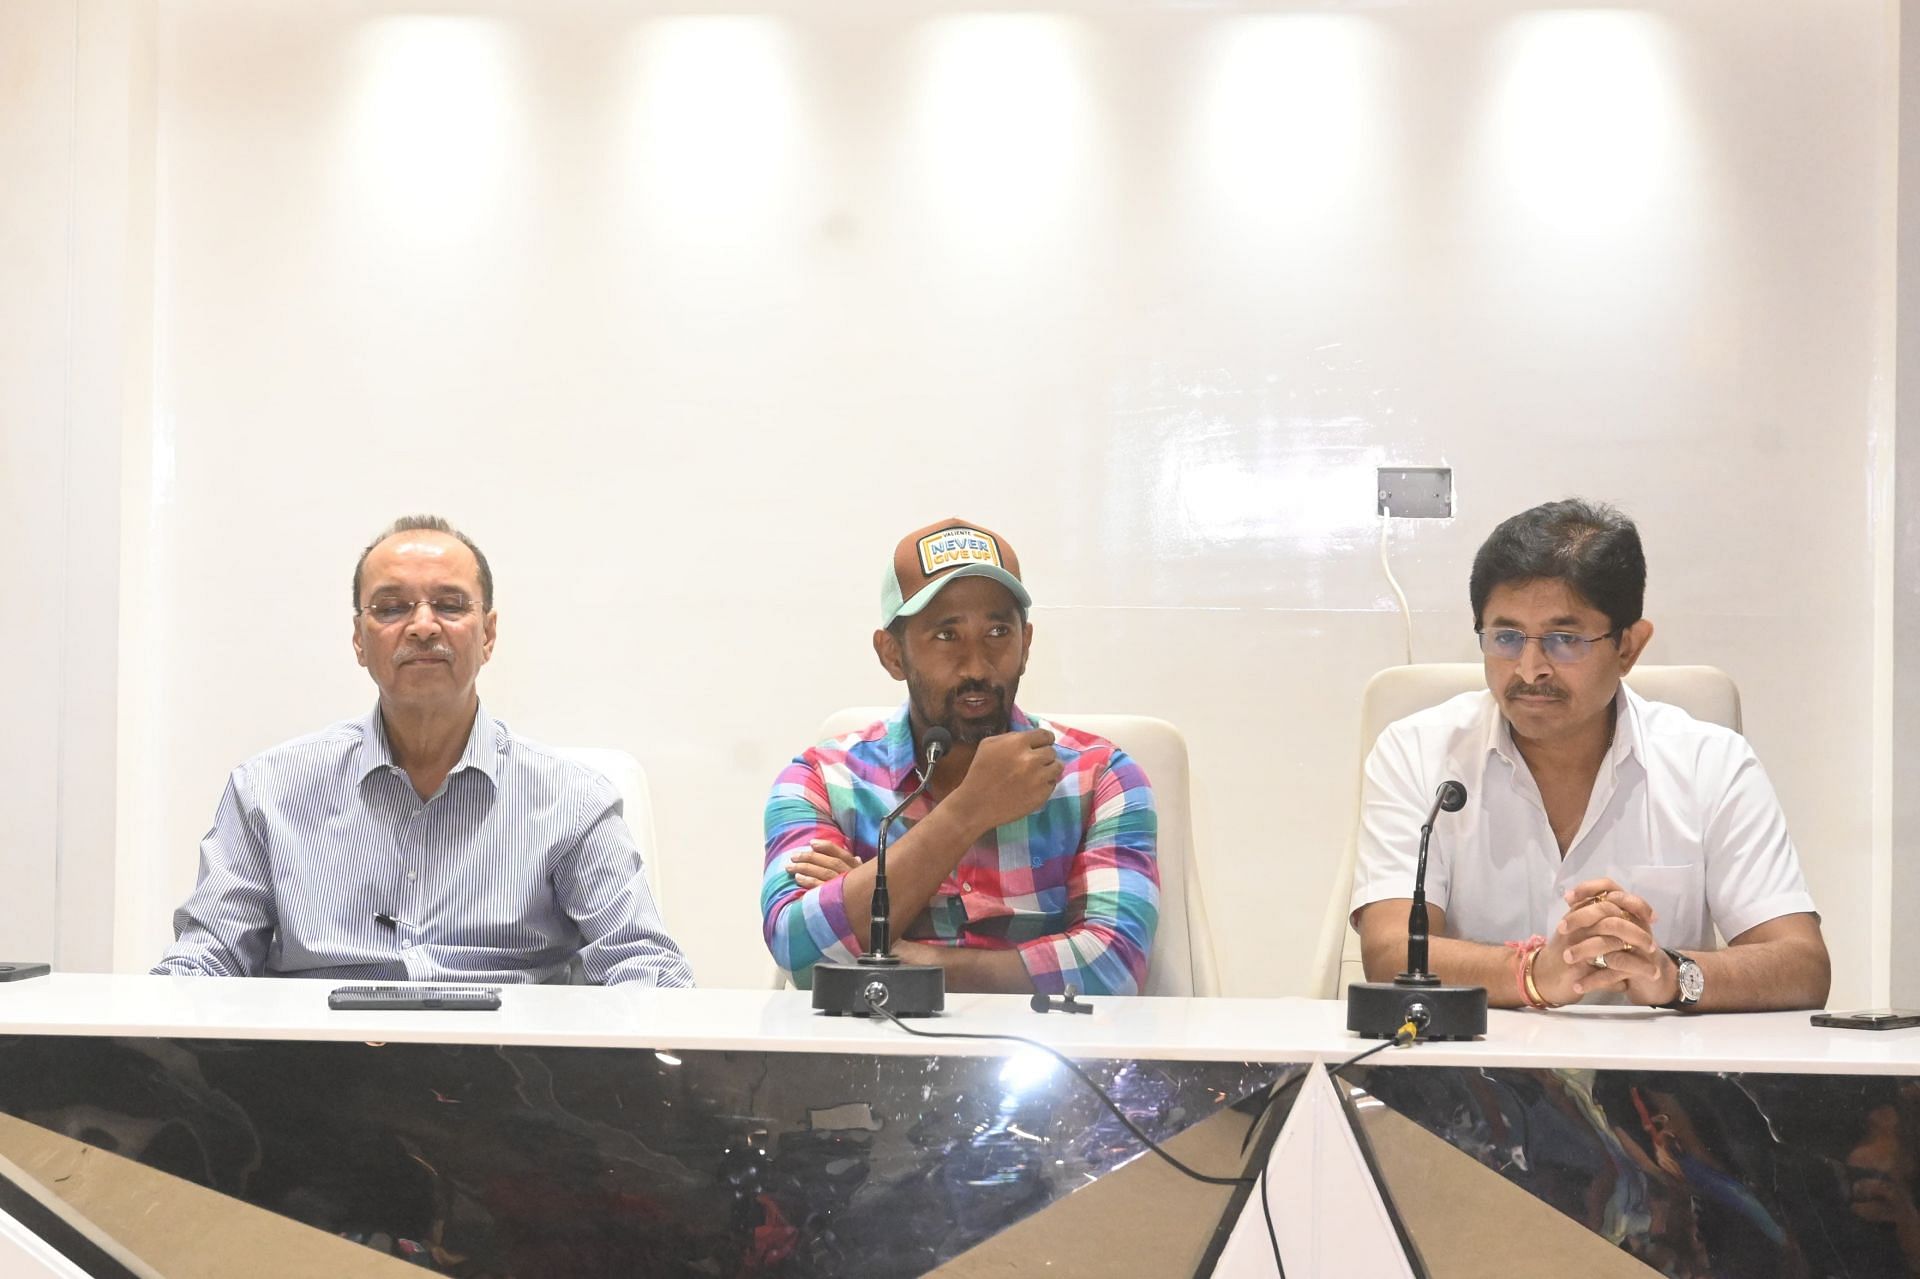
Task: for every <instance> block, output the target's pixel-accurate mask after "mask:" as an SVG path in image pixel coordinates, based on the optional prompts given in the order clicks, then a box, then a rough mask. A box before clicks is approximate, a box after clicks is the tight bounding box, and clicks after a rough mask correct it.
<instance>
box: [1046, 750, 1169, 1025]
mask: <svg viewBox="0 0 1920 1279" xmlns="http://www.w3.org/2000/svg"><path fill="white" fill-rule="evenodd" d="M1158 837H1159V817H1158V814H1157V813H1156V811H1155V809H1154V804H1153V790H1152V788H1151V787H1150V786H1149V785H1148V784H1147V778H1146V774H1145V773H1144V772H1143V771H1142V770H1141V769H1140V767H1139V765H1137V764H1135V763H1133V761H1132V760H1130V759H1128V758H1126V757H1125V756H1124V755H1122V754H1120V753H1119V752H1117V751H1116V752H1115V760H1114V763H1113V765H1112V766H1111V767H1109V768H1106V769H1103V770H1102V771H1101V773H1100V776H1099V780H1098V781H1096V782H1095V783H1094V796H1093V820H1092V821H1091V822H1090V823H1089V824H1088V827H1087V832H1086V835H1085V837H1084V839H1083V840H1082V842H1081V846H1080V851H1079V852H1077V853H1075V854H1074V858H1073V866H1072V869H1071V870H1070V871H1069V873H1068V881H1067V891H1068V904H1067V917H1068V921H1069V922H1068V925H1067V928H1066V930H1065V931H1064V932H1061V933H1056V934H1052V935H1050V936H1046V937H1039V938H1035V939H1034V940H1033V941H1030V942H1027V943H1025V944H1023V945H1022V946H1021V947H1020V949H1019V954H1020V959H1021V962H1022V963H1023V964H1025V965H1026V969H1027V975H1028V977H1029V978H1030V979H1031V980H1032V982H1033V988H1034V989H1035V990H1038V991H1043V992H1045V993H1048V994H1059V993H1060V992H1062V991H1064V990H1065V989H1066V988H1067V987H1068V986H1073V987H1075V988H1077V989H1078V990H1079V991H1080V992H1081V993H1082V994H1087V995H1137V994H1139V993H1140V992H1141V991H1143V990H1144V989H1146V984H1147V964H1148V956H1149V952H1150V950H1151V948H1152V946H1153V934H1154V930H1155V928H1156V927H1157V926H1158V925H1159V922H1160V863H1159V858H1158V856H1157V846H1158Z"/></svg>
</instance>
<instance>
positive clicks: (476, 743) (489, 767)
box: [356, 701, 506, 786]
mask: <svg viewBox="0 0 1920 1279" xmlns="http://www.w3.org/2000/svg"><path fill="white" fill-rule="evenodd" d="M501 737H502V733H501V729H500V724H499V723H498V721H496V720H495V719H494V718H493V716H491V715H489V714H487V707H486V703H484V702H482V703H481V704H480V707H479V709H477V710H476V711H475V712H474V715H473V728H472V730H471V731H469V732H468V733H467V747H466V749H465V750H463V751H461V752H460V760H459V762H458V763H456V764H455V765H454V766H453V770H452V772H449V773H448V774H447V776H449V777H451V776H453V775H454V774H455V773H459V772H461V771H462V770H464V769H468V768H477V769H479V770H480V772H481V773H483V774H484V775H485V776H486V779H487V780H488V781H490V782H492V783H493V784H494V785H495V786H498V785H499V784H500V762H501V757H502V756H503V755H504V754H505V753H506V752H505V748H504V745H503V744H502V742H501V740H500V739H501ZM392 767H394V762H393V747H392V745H391V744H390V743H389V742H388V741H387V722H386V720H384V719H382V718H381V716H380V703H379V702H378V701H376V702H374V704H373V710H372V711H371V712H370V713H369V714H368V715H367V717H366V718H365V719H363V720H361V721H360V758H359V761H358V763H357V764H356V771H357V775H358V777H359V780H361V781H363V782H364V781H366V780H367V778H368V777H369V776H370V775H372V774H373V773H375V772H378V771H379V770H380V769H383V768H392Z"/></svg>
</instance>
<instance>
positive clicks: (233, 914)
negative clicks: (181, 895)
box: [152, 768, 275, 977]
mask: <svg viewBox="0 0 1920 1279" xmlns="http://www.w3.org/2000/svg"><path fill="white" fill-rule="evenodd" d="M246 784H247V781H246V770H245V769H244V768H237V769H235V770H234V771H233V775H232V776H231V777H229V778H228V779H227V789H226V793H225V794H224V795H222V796H221V797H220V807H219V809H218V810H217V811H216V812H215V813H214V818H213V828H212V829H211V830H209V831H208V832H207V833H206V835H205V836H204V837H202V839H201V840H200V875H199V878H198V880H197V881H195V883H194V886H193V892H192V893H191V894H190V895H189V896H188V898H187V900H186V901H185V902H183V903H182V904H181V906H180V908H179V909H178V910H176V911H174V913H173V933H174V942H173V945H171V946H169V947H168V948H167V953H166V954H165V955H163V956H161V958H160V962H159V963H157V964H155V965H154V966H153V969H152V971H153V972H156V973H175V974H184V975H188V976H193V975H199V976H207V977H258V976H259V975H260V974H261V973H262V972H263V971H264V970H265V968H266V956H267V946H268V943H269V942H271V940H272V938H273V930H274V926H275V917H274V906H273V886H272V874H271V871H270V869H269V867H268V864H267V851H266V845H265V843H264V842H263V841H262V840H261V839H260V838H259V835H258V833H257V832H256V831H255V830H254V828H253V826H252V825H251V824H250V823H249V822H248V820H247V803H246Z"/></svg>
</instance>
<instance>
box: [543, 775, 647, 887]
mask: <svg viewBox="0 0 1920 1279" xmlns="http://www.w3.org/2000/svg"><path fill="white" fill-rule="evenodd" d="M552 750H553V753H554V754H556V755H559V756H561V757H562V758H564V759H570V760H573V761H574V762H576V763H580V764H585V765H586V766H587V767H588V768H591V769H592V770H593V771H594V772H596V773H599V774H600V775H601V776H603V777H605V778H606V779H607V780H608V781H610V782H612V783H613V786H614V789H615V790H617V791H619V792H620V801H621V807H622V809H623V810H624V815H625V818H626V823H627V829H628V830H629V831H631V832H633V846H634V847H635V848H637V849H639V850H640V869H641V870H642V871H643V872H644V873H645V874H646V877H647V888H648V889H649V890H650V891H651V892H652V893H653V904H654V905H655V906H656V907H658V908H659V910H660V912H661V914H662V916H664V915H665V914H666V907H665V906H663V905H662V904H661V898H660V858H659V856H658V855H657V854H656V853H655V851H654V847H653V794H652V792H651V791H649V790H648V789H647V774H646V771H645V770H644V769H642V768H641V767H640V761H639V760H637V759H635V758H634V757H633V756H631V755H629V754H627V753H626V752H625V751H619V750H612V749H609V748H607V747H604V746H555V747H553V748H552Z"/></svg>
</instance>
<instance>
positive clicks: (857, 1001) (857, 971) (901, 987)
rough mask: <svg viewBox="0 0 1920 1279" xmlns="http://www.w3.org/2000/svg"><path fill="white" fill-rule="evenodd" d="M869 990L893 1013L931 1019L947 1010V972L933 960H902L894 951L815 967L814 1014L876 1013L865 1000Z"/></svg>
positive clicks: (856, 1015) (854, 1014) (841, 1015)
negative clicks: (917, 962) (920, 961)
mask: <svg viewBox="0 0 1920 1279" xmlns="http://www.w3.org/2000/svg"><path fill="white" fill-rule="evenodd" d="M876 988H877V990H876ZM870 990H874V991H875V996H876V998H877V1000H878V1002H879V1004H880V1006H881V1007H883V1008H885V1009H886V1010H887V1011H888V1012H890V1013H892V1014H893V1015H894V1016H895V1017H931V1016H933V1015H934V1014H936V1013H940V1012H944V1011H946V1007H947V970H946V969H944V968H941V967H939V966H938V965H935V964H903V963H901V962H900V961H899V960H898V959H897V958H895V957H894V956H892V955H879V956H875V955H862V956H861V957H860V958H859V959H858V960H856V961H855V962H853V963H851V964H815V965H814V966H813V1010H814V1011H815V1012H820V1013H825V1014H826V1015H827V1016H829V1017H873V1016H876V1015H877V1014H876V1013H875V1012H874V1011H873V1009H872V1007H871V1006H870V1005H869V1004H868V1003H867V994H868V992H869V991H870Z"/></svg>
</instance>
